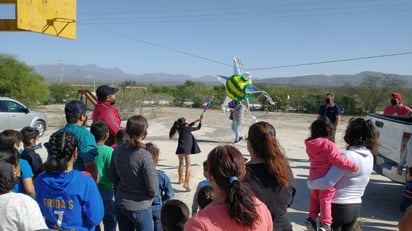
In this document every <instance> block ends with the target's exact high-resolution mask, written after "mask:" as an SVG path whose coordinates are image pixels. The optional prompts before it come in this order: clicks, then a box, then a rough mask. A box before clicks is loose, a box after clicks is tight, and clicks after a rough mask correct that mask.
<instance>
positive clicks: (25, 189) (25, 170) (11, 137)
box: [0, 129, 35, 198]
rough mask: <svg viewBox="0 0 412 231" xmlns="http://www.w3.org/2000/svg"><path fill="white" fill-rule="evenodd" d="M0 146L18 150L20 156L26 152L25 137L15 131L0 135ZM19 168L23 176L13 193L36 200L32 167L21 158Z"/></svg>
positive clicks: (6, 131) (11, 130)
mask: <svg viewBox="0 0 412 231" xmlns="http://www.w3.org/2000/svg"><path fill="white" fill-rule="evenodd" d="M0 146H6V147H12V148H14V149H16V150H17V151H18V152H19V154H21V153H22V152H23V151H24V147H23V135H22V134H21V132H19V131H16V130H13V129H7V130H4V131H3V132H1V133H0ZM19 168H20V171H21V175H20V177H19V179H18V181H17V184H16V185H15V186H14V188H13V190H12V191H13V192H17V193H24V194H27V195H29V196H31V197H32V198H34V195H35V192H34V191H35V190H34V184H33V176H34V174H33V171H32V169H31V167H30V164H29V163H28V162H27V161H26V160H23V159H20V158H19Z"/></svg>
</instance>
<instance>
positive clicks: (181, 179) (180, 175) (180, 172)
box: [178, 167, 184, 184]
mask: <svg viewBox="0 0 412 231" xmlns="http://www.w3.org/2000/svg"><path fill="white" fill-rule="evenodd" d="M183 182H184V179H183V168H180V167H179V181H178V183H179V184H183Z"/></svg>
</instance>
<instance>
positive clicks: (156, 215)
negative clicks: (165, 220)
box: [152, 206, 162, 231]
mask: <svg viewBox="0 0 412 231" xmlns="http://www.w3.org/2000/svg"><path fill="white" fill-rule="evenodd" d="M159 207H160V206H159ZM152 208H153V206H152ZM152 215H153V225H154V229H153V230H154V231H162V224H161V223H160V208H159V209H156V211H155V210H153V211H152Z"/></svg>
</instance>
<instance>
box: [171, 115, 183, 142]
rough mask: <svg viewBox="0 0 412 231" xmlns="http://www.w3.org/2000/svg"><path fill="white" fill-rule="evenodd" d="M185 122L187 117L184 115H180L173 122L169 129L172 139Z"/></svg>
mask: <svg viewBox="0 0 412 231" xmlns="http://www.w3.org/2000/svg"><path fill="white" fill-rule="evenodd" d="M185 123H186V119H185V118H184V117H180V118H179V119H177V120H176V121H175V122H173V125H172V127H171V128H170V131H169V139H172V138H173V137H174V136H175V134H176V132H177V131H178V130H179V129H181V128H182V127H183V125H184V124H185Z"/></svg>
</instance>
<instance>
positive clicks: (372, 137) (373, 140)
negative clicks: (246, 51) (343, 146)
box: [343, 118, 378, 154]
mask: <svg viewBox="0 0 412 231" xmlns="http://www.w3.org/2000/svg"><path fill="white" fill-rule="evenodd" d="M343 139H344V140H345V142H346V143H347V144H348V147H350V146H365V147H367V148H368V149H369V150H370V151H371V152H372V153H373V154H377V153H378V133H377V131H376V128H375V126H374V125H373V123H372V121H371V120H365V119H363V118H352V119H350V120H349V124H348V126H347V127H346V131H345V136H344V137H343Z"/></svg>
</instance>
